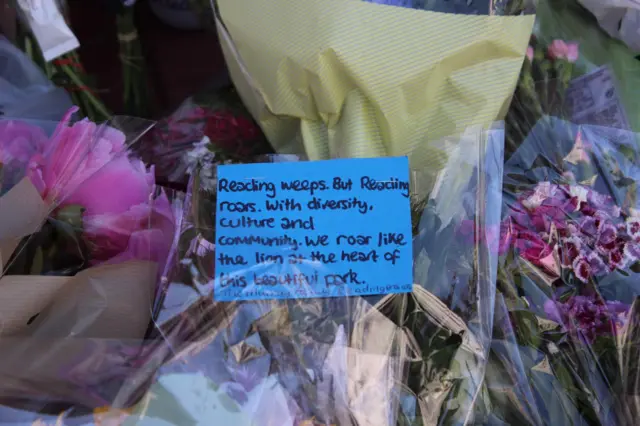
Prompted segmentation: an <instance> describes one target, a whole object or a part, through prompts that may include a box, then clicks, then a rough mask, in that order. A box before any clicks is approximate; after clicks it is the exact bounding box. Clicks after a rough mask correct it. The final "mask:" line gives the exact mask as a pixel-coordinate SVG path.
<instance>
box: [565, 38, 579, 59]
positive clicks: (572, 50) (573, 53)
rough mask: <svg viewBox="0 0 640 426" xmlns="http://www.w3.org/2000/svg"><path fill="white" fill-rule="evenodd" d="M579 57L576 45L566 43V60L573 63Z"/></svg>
mask: <svg viewBox="0 0 640 426" xmlns="http://www.w3.org/2000/svg"><path fill="white" fill-rule="evenodd" d="M579 56H580V50H579V45H578V43H567V60H568V61H569V62H571V63H574V62H575V61H577V60H578V57H579Z"/></svg>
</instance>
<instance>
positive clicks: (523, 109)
mask: <svg viewBox="0 0 640 426" xmlns="http://www.w3.org/2000/svg"><path fill="white" fill-rule="evenodd" d="M578 57H579V45H578V44H577V43H575V42H571V41H564V40H559V39H558V40H553V41H552V42H551V43H549V44H546V43H543V42H539V41H538V40H537V38H536V37H532V38H531V41H530V44H529V47H528V48H527V54H526V59H525V61H524V64H523V66H522V70H521V72H520V77H519V79H518V85H517V86H516V90H515V92H514V95H513V99H512V102H511V105H510V107H509V111H508V112H507V116H506V118H505V128H506V132H507V138H506V142H505V145H506V147H505V149H506V155H507V157H509V156H511V154H512V153H513V152H515V151H516V150H517V149H518V147H519V146H520V144H521V143H522V141H523V140H525V138H526V137H527V135H528V134H529V132H530V131H531V129H532V128H533V127H534V126H535V125H536V124H538V122H539V120H540V119H541V118H542V117H545V116H554V117H560V118H569V115H570V111H569V110H568V109H567V108H566V94H567V89H568V88H569V84H570V82H571V79H572V78H573V75H574V67H575V65H574V64H575V62H576V61H577V60H578Z"/></svg>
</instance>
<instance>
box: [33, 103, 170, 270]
mask: <svg viewBox="0 0 640 426" xmlns="http://www.w3.org/2000/svg"><path fill="white" fill-rule="evenodd" d="M76 110H77V108H74V109H72V110H70V111H69V112H68V113H67V115H66V116H65V117H64V119H63V120H62V121H61V122H60V124H59V125H58V127H57V128H56V131H55V132H54V134H53V136H52V138H51V140H50V141H49V143H48V144H47V149H46V150H45V152H44V153H42V154H39V153H38V154H36V155H34V156H33V158H32V159H31V161H30V164H29V177H30V178H31V181H32V182H33V184H34V186H35V187H36V188H37V189H38V191H39V192H40V194H41V195H42V197H43V198H45V199H47V200H50V201H55V202H56V203H57V204H56V207H64V206H67V205H79V206H82V207H83V208H84V213H83V221H84V226H85V236H86V238H87V239H88V242H89V243H90V244H89V246H90V247H91V251H92V261H93V263H94V264H97V263H102V262H110V263H113V262H114V261H118V262H120V261H124V260H129V259H138V260H152V261H158V262H162V261H163V260H164V259H165V258H166V255H167V254H168V248H169V247H170V244H171V241H172V240H173V226H174V218H173V212H172V210H171V206H170V203H169V201H168V199H167V198H166V196H165V195H164V194H163V193H162V194H159V196H158V197H157V198H156V197H155V174H154V171H153V169H152V168H151V169H147V168H146V167H145V165H144V164H143V163H142V161H140V160H138V159H136V158H130V157H129V156H128V152H127V147H126V146H125V135H124V134H123V133H122V132H121V131H119V130H117V129H115V128H112V127H109V126H102V127H99V126H97V125H96V124H95V123H92V122H90V121H88V120H82V121H80V122H77V123H74V124H73V125H69V123H70V119H71V116H72V115H73V113H74V112H75V111H76Z"/></svg>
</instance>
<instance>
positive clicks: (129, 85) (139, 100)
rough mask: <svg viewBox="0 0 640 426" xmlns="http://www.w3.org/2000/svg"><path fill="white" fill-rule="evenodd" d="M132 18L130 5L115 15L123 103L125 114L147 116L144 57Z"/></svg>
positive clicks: (147, 98)
mask: <svg viewBox="0 0 640 426" xmlns="http://www.w3.org/2000/svg"><path fill="white" fill-rule="evenodd" d="M134 18H135V16H134V10H133V7H132V6H124V7H123V8H122V9H121V11H120V13H118V14H117V15H116V25H117V27H118V42H119V43H120V61H121V63H122V78H123V87H124V88H123V103H124V110H125V112H126V113H127V114H132V115H135V116H139V117H148V116H149V90H148V87H149V86H148V84H147V79H146V75H145V74H146V66H145V59H144V56H143V55H142V46H141V44H140V37H139V36H138V30H137V29H136V25H135V21H134Z"/></svg>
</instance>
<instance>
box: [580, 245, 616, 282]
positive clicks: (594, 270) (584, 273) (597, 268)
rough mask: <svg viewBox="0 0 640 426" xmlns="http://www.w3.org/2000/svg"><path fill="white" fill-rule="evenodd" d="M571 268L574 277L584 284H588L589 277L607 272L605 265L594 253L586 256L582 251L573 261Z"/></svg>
mask: <svg viewBox="0 0 640 426" xmlns="http://www.w3.org/2000/svg"><path fill="white" fill-rule="evenodd" d="M572 267H573V272H574V274H575V275H576V277H578V279H579V280H580V281H582V282H584V283H588V282H589V279H590V278H591V277H594V276H595V277H597V276H600V275H603V274H605V273H607V272H609V270H608V268H607V265H606V264H605V263H604V261H603V260H602V258H601V257H600V256H599V255H598V253H596V252H595V251H592V252H590V253H588V254H585V251H583V252H582V254H580V255H579V256H578V257H577V258H576V259H575V260H574V261H573V265H572Z"/></svg>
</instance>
